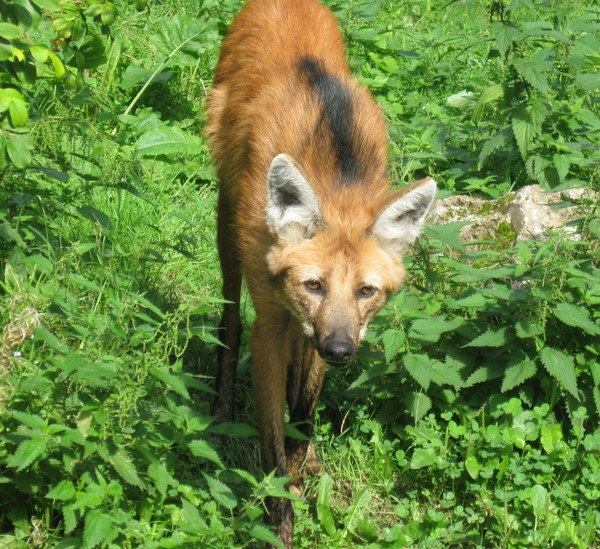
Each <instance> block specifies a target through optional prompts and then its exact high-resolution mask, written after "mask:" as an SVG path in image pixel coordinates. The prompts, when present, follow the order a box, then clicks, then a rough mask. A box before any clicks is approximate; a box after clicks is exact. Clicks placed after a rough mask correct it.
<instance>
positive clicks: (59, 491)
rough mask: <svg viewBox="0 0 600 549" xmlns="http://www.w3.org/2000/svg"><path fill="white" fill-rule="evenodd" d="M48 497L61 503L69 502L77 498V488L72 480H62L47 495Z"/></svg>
mask: <svg viewBox="0 0 600 549" xmlns="http://www.w3.org/2000/svg"><path fill="white" fill-rule="evenodd" d="M46 497H47V498H48V499H58V500H60V501H66V500H69V499H71V498H73V497H75V486H74V485H73V483H72V482H71V481H70V480H61V481H60V482H59V483H58V484H57V485H56V486H55V487H54V488H52V490H50V491H49V492H48V493H47V494H46Z"/></svg>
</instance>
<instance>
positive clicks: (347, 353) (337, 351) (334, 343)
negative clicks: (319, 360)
mask: <svg viewBox="0 0 600 549" xmlns="http://www.w3.org/2000/svg"><path fill="white" fill-rule="evenodd" d="M355 354H356V345H354V342H353V341H352V340H351V339H348V338H345V337H331V338H329V339H328V340H326V341H325V344H324V345H323V358H324V359H325V360H326V361H327V362H331V363H332V364H345V363H346V362H350V361H351V360H352V359H353V358H354V355H355Z"/></svg>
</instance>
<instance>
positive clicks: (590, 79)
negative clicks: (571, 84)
mask: <svg viewBox="0 0 600 549" xmlns="http://www.w3.org/2000/svg"><path fill="white" fill-rule="evenodd" d="M575 80H576V81H577V83H578V84H579V85H580V86H581V87H582V88H583V89H584V90H586V91H592V90H600V73H599V72H586V73H580V74H578V75H577V76H576V77H575Z"/></svg>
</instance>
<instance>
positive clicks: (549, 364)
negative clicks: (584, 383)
mask: <svg viewBox="0 0 600 549" xmlns="http://www.w3.org/2000/svg"><path fill="white" fill-rule="evenodd" d="M540 358H541V360H542V364H543V365H544V368H546V370H547V371H548V373H549V374H550V375H551V376H553V377H554V378H555V379H556V380H557V381H558V382H559V383H560V385H561V387H562V388H563V389H565V390H566V391H568V392H569V393H571V395H573V396H574V397H575V398H576V399H579V394H578V391H577V376H576V375H575V365H574V363H573V359H572V358H571V357H570V356H568V355H566V354H565V353H563V352H562V351H559V350H558V349H553V348H552V347H544V348H543V349H542V352H541V353H540Z"/></svg>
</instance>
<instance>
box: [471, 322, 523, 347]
mask: <svg viewBox="0 0 600 549" xmlns="http://www.w3.org/2000/svg"><path fill="white" fill-rule="evenodd" d="M511 340H512V337H511V335H510V332H509V330H508V328H507V327H503V328H496V329H495V330H492V329H490V330H487V331H486V332H484V333H483V334H481V335H479V336H477V337H476V338H475V339H473V340H472V341H470V342H469V343H467V344H466V345H464V347H502V346H504V345H506V344H507V343H509V342H510V341H511Z"/></svg>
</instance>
